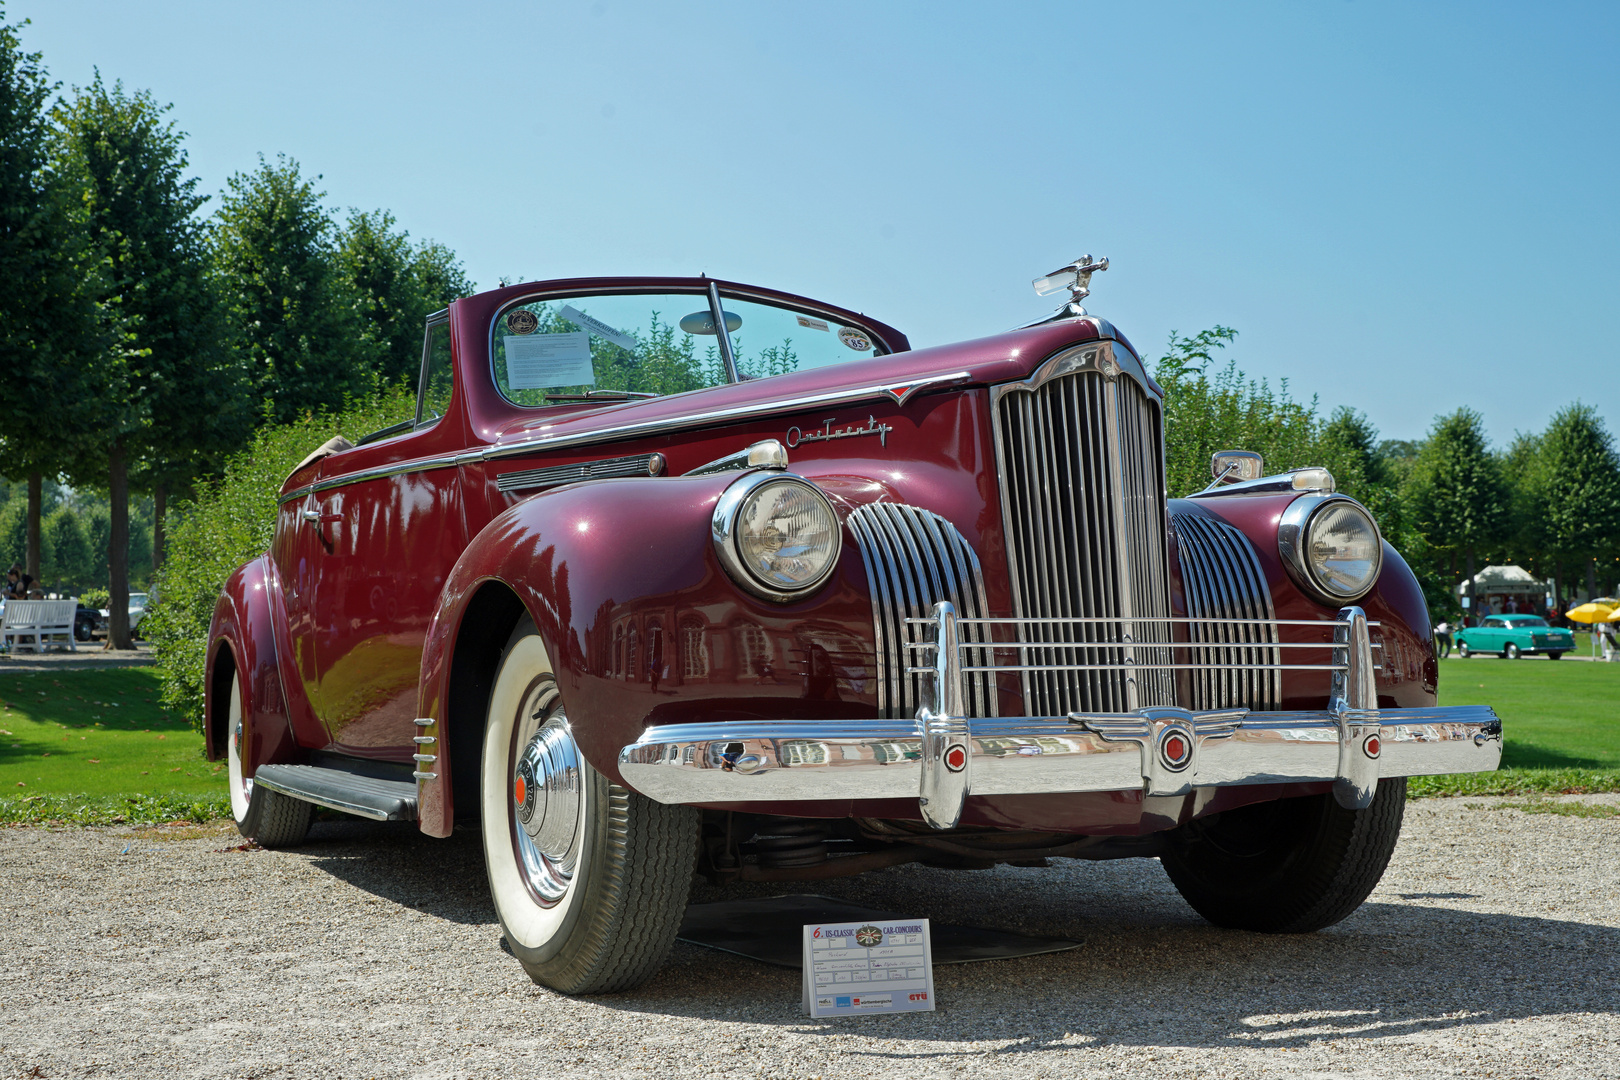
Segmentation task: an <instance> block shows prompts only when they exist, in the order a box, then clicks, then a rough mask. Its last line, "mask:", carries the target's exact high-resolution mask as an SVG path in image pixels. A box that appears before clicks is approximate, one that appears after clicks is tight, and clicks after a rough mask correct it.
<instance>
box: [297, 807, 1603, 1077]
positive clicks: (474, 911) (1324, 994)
mask: <svg viewBox="0 0 1620 1080" xmlns="http://www.w3.org/2000/svg"><path fill="white" fill-rule="evenodd" d="M301 851H302V853H303V855H304V856H305V857H306V858H308V859H309V861H310V864H311V865H312V866H314V867H317V868H319V869H321V870H323V871H325V872H326V873H329V874H331V875H332V876H333V877H334V878H335V879H337V880H340V881H343V882H346V883H347V884H349V885H352V886H353V887H355V888H357V889H360V890H363V891H365V892H368V893H371V894H372V895H375V896H378V897H382V898H384V899H387V900H391V901H393V902H395V903H398V904H402V905H405V906H407V907H411V908H414V909H416V910H418V911H421V912H423V913H425V914H428V915H432V916H435V917H438V918H443V919H446V920H449V921H452V922H455V923H460V924H466V925H488V926H489V927H490V928H491V931H492V934H491V939H490V945H489V947H490V949H491V950H494V949H496V948H498V940H499V929H498V927H497V925H496V921H495V912H494V908H493V906H492V905H491V903H490V899H489V889H488V884H487V879H486V878H485V875H484V868H483V855H482V849H481V845H480V843H479V837H478V833H477V832H476V831H467V832H458V833H456V835H455V836H453V837H452V838H450V839H449V840H434V839H430V838H427V837H423V836H422V835H421V834H420V833H418V832H416V830H415V829H414V827H413V826H410V825H408V824H397V825H393V824H391V825H379V824H370V823H363V822H353V823H351V822H322V823H318V824H317V825H316V827H315V829H314V830H312V832H311V836H310V841H309V843H308V845H307V846H306V847H304V848H303V849H301ZM805 891H814V892H817V893H821V894H824V895H828V896H835V897H839V898H841V899H846V900H849V901H851V902H853V903H859V904H867V905H870V906H875V907H884V908H888V909H890V910H899V911H905V912H907V913H908V914H913V915H917V916H924V917H928V918H931V919H934V920H936V921H940V922H955V923H961V924H964V925H969V926H984V927H992V928H998V929H1004V930H1009V931H1014V932H1017V933H1023V934H1035V935H1050V936H1056V937H1069V938H1076V939H1079V940H1081V941H1083V942H1084V944H1083V945H1082V946H1081V947H1080V948H1078V949H1075V950H1073V951H1070V952H1063V953H1052V954H1047V955H1042V956H1034V957H1026V958H1021V959H1016V960H1000V961H990V962H985V963H977V964H967V965H961V966H951V967H938V968H936V969H935V974H934V978H935V988H936V992H937V994H938V997H939V1001H940V1009H939V1011H938V1012H936V1013H914V1014H910V1015H901V1016H890V1017H866V1018H860V1019H853V1018H852V1019H849V1020H841V1021H837V1022H828V1021H812V1020H810V1019H808V1018H807V1017H805V1016H803V1014H802V1013H800V1012H799V1010H798V998H799V981H798V980H799V973H798V972H797V971H794V970H789V969H784V968H776V967H769V966H767V965H764V964H761V963H757V962H754V961H751V960H747V959H744V958H742V957H738V956H733V955H730V954H726V953H720V952H715V951H712V950H708V949H702V948H699V947H696V946H693V945H688V944H684V943H677V944H676V946H675V949H674V951H673V953H672V954H671V956H670V959H669V962H668V963H667V964H666V965H665V967H664V969H663V970H662V971H661V972H660V973H659V974H658V975H657V976H656V977H655V978H654V979H653V980H652V981H651V982H649V983H648V984H646V985H645V986H643V987H641V988H639V989H638V990H635V991H632V992H630V993H627V994H618V995H607V996H602V997H596V998H591V999H588V1000H589V1001H590V1002H591V1003H592V1004H594V1005H596V1006H598V1007H600V1008H605V1009H611V1010H614V1011H620V1012H629V1013H639V1014H647V1015H649V1016H653V1015H656V1016H676V1017H687V1018H694V1019H702V1020H712V1021H716V1022H738V1021H741V1022H746V1023H757V1024H764V1025H770V1026H776V1027H780V1028H784V1029H786V1028H791V1029H793V1030H796V1031H799V1032H804V1033H812V1034H814V1033H824V1034H828V1035H848V1034H856V1033H858V1034H862V1035H869V1036H873V1037H876V1038H882V1039H898V1040H911V1041H912V1042H914V1043H915V1044H916V1048H915V1050H914V1051H912V1052H905V1053H893V1052H884V1051H878V1050H875V1049H873V1050H863V1049H860V1048H851V1047H849V1046H847V1045H845V1046H843V1047H841V1048H840V1053H841V1054H843V1055H848V1056H854V1057H860V1056H871V1057H874V1058H878V1059H895V1060H908V1059H917V1060H926V1059H929V1058H932V1057H936V1056H945V1055H951V1054H958V1053H961V1052H962V1049H963V1044H965V1043H978V1044H981V1045H980V1046H978V1047H977V1048H976V1049H978V1050H981V1051H982V1050H985V1049H987V1048H988V1049H989V1051H990V1052H991V1053H994V1054H1007V1055H1014V1054H1020V1053H1027V1052H1033V1051H1040V1050H1048V1049H1053V1048H1056V1047H1062V1046H1067V1047H1078V1046H1095V1045H1101V1044H1119V1045H1127V1046H1143V1047H1177V1046H1182V1047H1229V1048H1230V1047H1241V1046H1248V1047H1255V1048H1264V1047H1292V1048H1299V1047H1306V1046H1309V1045H1312V1044H1315V1043H1319V1042H1321V1041H1322V1040H1331V1039H1335V1038H1341V1037H1342V1038H1349V1039H1367V1038H1383V1037H1389V1036H1403V1035H1407V1036H1409V1035H1420V1034H1422V1033H1424V1032H1433V1031H1442V1030H1447V1029H1454V1028H1467V1027H1469V1026H1471V1025H1478V1024H1485V1023H1497V1022H1501V1021H1510V1020H1515V1019H1525V1018H1530V1017H1543V1016H1556V1015H1559V1014H1566V1013H1576V1012H1580V1013H1599V1014H1602V1013H1614V1014H1620V930H1616V929H1612V928H1609V927H1605V926H1598V925H1592V924H1586V923H1579V922H1573V921H1566V920H1560V919H1557V918H1554V917H1540V916H1534V915H1503V914H1476V913H1473V912H1468V911H1461V910H1457V909H1456V908H1453V907H1449V906H1447V903H1448V902H1450V901H1460V900H1465V899H1471V898H1472V894H1468V893H1454V892H1433V893H1411V894H1402V896H1401V899H1402V900H1405V901H1410V902H1406V903H1369V904H1366V905H1364V906H1363V907H1362V908H1361V909H1360V910H1359V911H1357V912H1356V913H1355V914H1354V915H1352V916H1351V917H1350V918H1349V919H1347V920H1345V921H1344V922H1343V923H1341V924H1339V925H1338V926H1336V927H1332V928H1330V929H1329V930H1326V931H1323V932H1321V933H1317V934H1302V935H1276V936H1272V935H1263V934H1251V933H1244V932H1238V931H1227V930H1219V929H1216V928H1213V927H1211V926H1209V925H1208V924H1206V923H1204V922H1203V921H1202V920H1201V919H1199V918H1198V917H1197V916H1196V915H1195V914H1193V912H1192V911H1191V910H1190V909H1189V908H1187V907H1186V905H1185V904H1184V903H1182V901H1181V899H1180V897H1179V896H1177V895H1176V893H1175V891H1174V889H1173V888H1172V887H1171V886H1170V884H1169V882H1168V881H1167V880H1166V879H1165V877H1164V875H1163V873H1162V872H1161V871H1160V868H1159V866H1158V864H1157V863H1156V862H1153V861H1147V860H1130V861H1125V862H1118V863H1103V864H1076V865H1074V866H1069V867H1062V868H1058V869H1051V870H1019V869H1014V868H1001V869H998V870H994V871H981V872H975V873H960V872H951V871H944V870H931V869H928V868H925V867H921V866H906V867H896V868H893V869H891V870H888V871H882V872H878V873H873V874H868V875H864V876H862V877H858V878H849V879H843V880H835V881H827V882H818V883H812V884H811V885H810V886H808V887H807V886H806V885H804V884H800V883H795V884H791V885H787V886H742V887H732V888H726V889H719V888H715V887H712V886H709V885H707V884H705V883H703V882H701V881H697V882H694V886H693V892H692V902H693V903H702V902H705V901H712V900H722V899H730V900H736V899H743V898H746V897H749V896H758V897H763V896H771V895H778V894H781V893H784V892H805ZM512 983H513V985H514V986H518V985H520V984H521V985H523V987H524V988H525V990H526V991H527V992H531V993H537V994H548V993H549V991H544V990H540V989H538V988H534V987H531V986H529V985H528V980H527V979H525V978H524V976H523V974H522V972H521V970H519V969H518V967H517V965H516V964H515V963H513V964H512ZM891 1045H892V1044H891Z"/></svg>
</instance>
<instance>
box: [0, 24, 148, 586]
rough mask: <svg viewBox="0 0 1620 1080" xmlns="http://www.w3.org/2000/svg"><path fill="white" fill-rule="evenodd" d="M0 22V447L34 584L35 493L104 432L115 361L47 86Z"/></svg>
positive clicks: (34, 61)
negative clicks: (23, 522) (1, 395)
mask: <svg viewBox="0 0 1620 1080" xmlns="http://www.w3.org/2000/svg"><path fill="white" fill-rule="evenodd" d="M3 19H4V9H3V7H0V381H3V383H4V385H5V387H6V407H5V408H4V409H3V410H0V443H3V450H4V454H5V461H6V468H7V471H8V472H9V473H11V475H13V476H26V477H27V478H28V504H29V505H28V520H27V534H28V552H27V556H26V561H27V566H28V572H29V573H30V574H32V575H33V576H35V577H36V578H37V577H38V576H39V575H40V568H41V544H42V535H41V532H40V519H41V515H42V512H43V505H42V502H43V494H42V492H43V485H44V482H45V480H46V479H48V478H51V477H54V476H55V475H56V474H57V473H58V472H59V471H60V470H61V469H62V468H63V467H64V466H65V465H66V464H67V463H68V462H69V461H71V460H72V459H73V458H75V457H76V456H78V455H79V454H80V453H82V452H83V450H84V449H85V443H86V442H87V441H88V440H89V439H91V438H93V435H94V433H95V432H96V431H97V430H98V425H100V424H101V423H102V422H103V421H104V419H105V417H104V409H105V406H106V404H107V402H108V401H109V400H112V399H113V398H115V397H116V395H117V394H118V393H120V392H121V389H122V386H121V370H120V362H121V359H122V354H121V352H120V350H119V344H120V341H119V324H118V320H117V318H116V313H115V311H114V310H112V309H111V308H109V307H108V306H107V305H105V304H103V303H102V297H103V296H104V290H103V287H102V265H101V262H100V259H99V253H98V252H97V250H96V248H95V247H94V245H93V244H91V243H90V242H89V238H88V237H87V235H86V231H85V228H84V220H83V218H84V209H83V202H82V199H81V198H80V192H79V191H78V190H77V188H76V186H75V183H74V180H73V178H72V177H71V176H68V175H65V174H64V173H63V172H62V171H61V170H60V169H59V168H58V167H57V165H56V163H55V162H54V161H53V158H52V153H51V151H52V132H51V128H50V125H49V123H48V118H47V109H46V106H47V104H48V103H49V100H50V97H51V95H52V94H53V93H54V92H55V90H56V84H54V83H52V82H50V81H49V80H48V78H47V76H46V73H45V68H44V66H43V64H42V63H41V59H40V54H38V53H25V52H23V51H22V46H21V42H20V40H19V39H18V36H17V30H18V26H15V25H12V24H9V23H6V22H4V21H3ZM21 25H24V26H25V25H27V23H26V22H25V23H23V24H21Z"/></svg>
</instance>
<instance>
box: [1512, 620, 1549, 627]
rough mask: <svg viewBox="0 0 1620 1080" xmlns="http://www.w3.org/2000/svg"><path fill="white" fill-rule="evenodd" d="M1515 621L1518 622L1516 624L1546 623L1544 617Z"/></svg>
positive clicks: (1533, 624) (1532, 624)
mask: <svg viewBox="0 0 1620 1080" xmlns="http://www.w3.org/2000/svg"><path fill="white" fill-rule="evenodd" d="M1517 622H1518V625H1520V626H1546V625H1547V620H1546V619H1519V620H1517Z"/></svg>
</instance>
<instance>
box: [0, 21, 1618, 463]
mask: <svg viewBox="0 0 1620 1080" xmlns="http://www.w3.org/2000/svg"><path fill="white" fill-rule="evenodd" d="M8 15H9V17H10V18H11V19H13V20H15V19H19V18H24V17H26V18H30V19H32V20H33V25H32V26H30V27H28V28H27V29H25V30H24V31H23V40H24V43H25V45H26V46H27V47H28V48H30V49H36V50H41V51H43V52H44V54H45V61H46V64H47V65H48V67H49V69H50V71H51V73H52V75H53V77H55V78H57V79H60V80H62V81H63V82H64V83H65V84H67V85H70V86H71V85H83V84H84V83H86V82H87V81H88V80H89V79H90V77H91V74H92V69H93V68H94V67H97V66H99V67H100V69H101V71H102V73H103V75H104V76H105V77H106V78H108V79H109V80H110V79H113V78H118V79H122V80H123V81H124V82H125V84H126V85H128V86H130V87H133V88H138V89H149V90H151V91H152V92H153V93H154V94H155V95H156V96H157V97H158V98H159V100H161V101H165V102H173V103H174V112H173V116H174V118H175V119H176V120H177V121H178V124H179V126H180V127H181V128H182V129H183V130H185V131H187V132H189V133H190V139H189V142H188V145H189V149H190V153H191V162H192V166H193V167H194V169H195V170H196V172H197V174H198V175H200V176H201V177H202V180H203V184H204V186H205V187H206V188H207V189H208V190H211V191H218V190H219V189H220V188H221V187H222V186H223V183H224V180H225V178H226V177H227V176H228V175H230V174H231V173H232V172H234V171H238V170H245V169H248V168H251V167H252V166H253V165H254V163H255V160H256V159H255V155H256V154H258V153H260V152H264V153H266V154H271V155H273V154H276V153H286V154H289V155H291V156H293V157H295V158H296V159H297V160H298V161H299V162H300V163H301V164H302V165H303V167H304V168H305V170H306V171H307V172H310V173H320V174H323V175H324V180H323V182H322V183H323V186H324V188H325V190H326V191H327V192H328V195H329V199H330V202H331V203H332V205H334V206H336V207H341V208H346V207H351V206H354V207H360V208H364V209H370V208H376V207H384V208H387V209H390V210H392V211H393V212H394V213H395V214H396V215H397V217H398V219H399V221H400V222H401V224H402V225H404V226H405V227H406V228H408V229H409V230H410V231H411V233H412V235H413V236H416V237H431V238H433V239H436V240H439V241H442V242H443V243H445V244H448V245H449V246H450V247H451V248H453V249H454V250H455V251H456V252H457V253H459V254H460V255H461V256H462V258H463V259H464V260H465V263H466V266H467V269H468V271H469V272H470V273H471V274H472V276H473V277H474V278H475V279H476V280H477V281H478V282H479V284H480V286H482V287H489V286H493V285H494V284H495V283H496V280H497V279H498V278H500V277H502V276H507V277H513V278H518V279H522V278H544V277H556V276H574V275H580V274H598V273H611V274H618V273H625V274H628V273H643V272H645V273H655V274H696V273H698V272H700V271H702V272H707V273H709V274H711V275H714V276H718V277H726V278H733V279H739V280H744V281H751V282H756V283H758V284H762V285H770V286H774V287H778V288H784V289H789V290H792V291H796V292H802V293H807V294H809V295H812V296H817V297H820V298H822V299H825V300H827V301H830V302H833V303H838V304H842V305H846V306H849V307H853V308H856V309H859V310H863V311H866V312H868V313H869V314H872V315H874V316H876V317H878V318H882V319H884V320H886V321H888V322H891V323H893V324H895V325H897V326H899V327H900V328H902V329H903V330H905V331H906V332H907V333H908V334H909V335H910V336H911V339H912V341H913V342H914V343H915V344H917V345H930V344H938V343H942V342H947V341H952V340H959V339H962V338H968V337H975V336H979V335H982V334H986V333H993V332H996V331H998V330H1002V329H1006V328H1008V327H1011V326H1014V325H1018V324H1020V323H1023V322H1027V321H1029V320H1031V319H1033V318H1035V317H1038V316H1040V315H1042V314H1044V313H1045V312H1046V311H1047V310H1049V309H1050V307H1051V306H1052V305H1050V304H1049V303H1048V301H1046V300H1043V299H1040V298H1038V297H1036V296H1035V294H1034V292H1033V291H1032V290H1031V289H1030V286H1029V281H1030V279H1031V278H1033V277H1035V276H1037V275H1039V274H1043V273H1045V272H1046V271H1048V270H1051V269H1053V268H1054V267H1056V266H1059V265H1061V264H1062V263H1064V262H1067V261H1068V260H1069V259H1071V258H1073V257H1074V256H1076V255H1079V254H1082V253H1085V252H1091V253H1093V254H1096V255H1107V256H1109V257H1110V258H1111V259H1112V260H1113V268H1112V269H1110V270H1109V271H1108V272H1107V273H1106V274H1101V275H1098V276H1097V278H1096V279H1095V280H1094V281H1093V296H1092V298H1091V301H1089V303H1088V307H1089V308H1090V310H1091V311H1093V312H1095V313H1097V314H1100V315H1103V316H1105V317H1107V318H1109V319H1111V320H1113V321H1114V322H1115V323H1116V324H1117V325H1119V326H1120V327H1121V328H1122V329H1123V330H1124V331H1125V332H1126V334H1128V335H1129V336H1130V337H1131V338H1132V339H1133V340H1134V341H1135V342H1136V343H1137V345H1138V347H1140V348H1141V349H1142V350H1143V351H1144V352H1146V353H1147V354H1148V355H1149V356H1150V357H1155V356H1157V355H1159V352H1160V351H1161V350H1162V348H1163V346H1164V344H1165V341H1166V338H1167V335H1168V334H1169V332H1170V331H1172V330H1179V331H1181V332H1183V333H1190V332H1193V331H1196V330H1199V329H1203V328H1205V327H1209V326H1211V325H1214V324H1216V323H1222V324H1225V325H1227V326H1232V327H1235V328H1236V329H1237V330H1238V331H1239V332H1240V335H1241V336H1240V337H1239V339H1238V342H1237V345H1236V347H1235V348H1234V349H1233V350H1232V352H1233V354H1234V355H1235V356H1236V358H1237V359H1238V361H1239V362H1240V365H1241V366H1242V367H1243V369H1244V370H1245V371H1247V372H1248V373H1250V374H1251V375H1254V376H1263V377H1267V378H1269V379H1272V380H1276V379H1279V378H1283V377H1286V378H1287V379H1288V380H1289V381H1290V386H1291V387H1292V389H1293V391H1294V393H1295V394H1296V395H1297V396H1300V397H1306V398H1308V397H1310V396H1311V395H1319V396H1320V398H1321V401H1322V404H1323V406H1324V407H1331V406H1333V405H1339V404H1346V405H1351V406H1353V407H1355V408H1358V409H1361V410H1364V411H1365V412H1366V413H1367V414H1368V415H1369V416H1370V418H1371V419H1372V421H1373V422H1374V424H1376V425H1377V427H1378V428H1379V429H1380V430H1381V432H1382V433H1383V435H1384V436H1385V437H1388V438H1417V437H1421V436H1422V434H1423V433H1424V432H1425V431H1426V429H1427V428H1428V426H1429V424H1430V422H1431V421H1432V419H1433V417H1434V416H1435V415H1436V414H1438V413H1441V412H1448V411H1450V410H1452V409H1455V408H1457V407H1458V406H1461V405H1471V406H1473V407H1475V408H1477V409H1479V410H1480V411H1481V412H1482V413H1484V415H1485V420H1486V423H1487V425H1488V428H1489V430H1490V432H1491V435H1492V437H1493V438H1494V439H1496V440H1497V441H1498V442H1499V443H1500V442H1505V441H1506V440H1509V439H1511V438H1512V435H1513V433H1514V432H1515V431H1532V430H1539V429H1540V428H1541V427H1543V426H1544V425H1545V423H1546V422H1547V420H1548V418H1549V417H1550V416H1551V415H1552V414H1553V413H1554V412H1555V411H1556V410H1557V409H1559V408H1560V407H1562V406H1564V405H1566V404H1568V403H1569V402H1571V401H1574V400H1575V399H1577V398H1580V399H1582V400H1585V401H1587V402H1589V403H1591V404H1594V405H1597V406H1598V407H1599V408H1601V409H1603V410H1604V411H1605V414H1606V415H1607V416H1608V417H1609V421H1610V427H1611V430H1615V431H1617V433H1620V355H1617V348H1620V345H1617V340H1620V333H1617V327H1616V320H1615V318H1614V313H1615V308H1616V297H1617V295H1620V259H1617V257H1616V256H1617V253H1620V217H1617V198H1620V184H1617V182H1616V167H1617V165H1620V146H1617V143H1620V109H1617V105H1620V62H1617V57H1620V5H1615V4H1599V3H1589V4H1556V3H1551V4H1533V5H1532V4H1505V3H1478V4H1466V5H1464V4H1446V3H1426V4H1410V3H1369V2H1365V0H1352V2H1346V0H1314V2H1309V3H1289V4H1285V3H1276V4H1236V3H1224V4H1179V3H1154V4H1129V5H1126V4H1118V5H1099V4H1084V3H1075V2H1073V0H1070V2H1066V3H1054V4H1023V5H1011V4H983V5H968V4H954V3H871V2H865V3H853V4H844V3H825V2H823V3H817V4H761V3H757V2H756V3H734V4H731V3H712V4H711V3H689V4H651V3H647V4H640V3H627V2H623V0H601V2H597V3H590V2H583V3H567V4H534V3H530V4H521V3H510V2H507V3H502V2H487V3H462V4H446V3H443V2H439V3H407V2H399V0H394V2H390V3H386V4H385V3H358V2H356V3H348V2H343V0H338V2H331V0H327V2H324V3H306V2H301V0H277V2H275V3H252V4H249V3H220V2H218V0H207V2H189V3H188V2H179V0H168V2H163V0H146V2H143V3H122V2H112V0H100V2H91V0H10V3H9V5H8Z"/></svg>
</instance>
